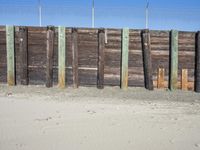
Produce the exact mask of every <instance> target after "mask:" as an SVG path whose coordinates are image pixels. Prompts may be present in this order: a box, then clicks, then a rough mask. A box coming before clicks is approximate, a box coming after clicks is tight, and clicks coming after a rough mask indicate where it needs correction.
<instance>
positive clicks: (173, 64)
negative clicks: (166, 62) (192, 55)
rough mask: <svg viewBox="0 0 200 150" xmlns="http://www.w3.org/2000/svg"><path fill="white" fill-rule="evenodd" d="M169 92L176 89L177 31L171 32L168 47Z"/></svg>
mask: <svg viewBox="0 0 200 150" xmlns="http://www.w3.org/2000/svg"><path fill="white" fill-rule="evenodd" d="M170 47H171V49H170V85H169V88H170V90H174V89H177V82H178V31H176V30H172V31H171V45H170Z"/></svg>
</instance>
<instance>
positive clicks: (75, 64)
mask: <svg viewBox="0 0 200 150" xmlns="http://www.w3.org/2000/svg"><path fill="white" fill-rule="evenodd" d="M72 74H73V87H74V88H78V86H79V80H78V32H77V29H76V28H73V29H72Z"/></svg>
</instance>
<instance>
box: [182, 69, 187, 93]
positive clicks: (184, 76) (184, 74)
mask: <svg viewBox="0 0 200 150" xmlns="http://www.w3.org/2000/svg"><path fill="white" fill-rule="evenodd" d="M181 89H182V90H188V70H187V69H182V72H181Z"/></svg>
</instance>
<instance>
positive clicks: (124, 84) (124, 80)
mask: <svg viewBox="0 0 200 150" xmlns="http://www.w3.org/2000/svg"><path fill="white" fill-rule="evenodd" d="M128 54H129V29H128V28H124V29H123V30H122V58H121V88H122V89H127V88H128Z"/></svg>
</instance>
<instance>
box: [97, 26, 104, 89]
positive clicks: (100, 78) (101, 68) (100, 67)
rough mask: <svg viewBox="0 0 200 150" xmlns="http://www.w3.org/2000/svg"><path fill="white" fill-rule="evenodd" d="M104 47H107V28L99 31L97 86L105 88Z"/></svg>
mask: <svg viewBox="0 0 200 150" xmlns="http://www.w3.org/2000/svg"><path fill="white" fill-rule="evenodd" d="M104 49H105V30H104V29H100V30H99V32H98V74H97V88H99V89H103V88H104V63H105V61H104Z"/></svg>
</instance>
